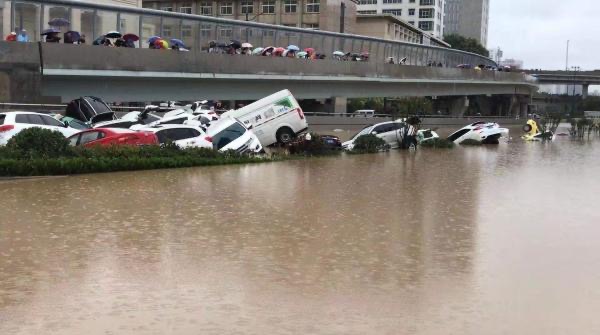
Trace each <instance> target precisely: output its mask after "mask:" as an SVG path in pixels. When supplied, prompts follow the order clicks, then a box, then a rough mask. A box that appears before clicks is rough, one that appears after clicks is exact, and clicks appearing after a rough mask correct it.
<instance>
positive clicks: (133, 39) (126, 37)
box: [123, 34, 140, 42]
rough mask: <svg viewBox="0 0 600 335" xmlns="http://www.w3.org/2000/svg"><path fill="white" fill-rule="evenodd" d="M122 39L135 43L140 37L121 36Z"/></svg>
mask: <svg viewBox="0 0 600 335" xmlns="http://www.w3.org/2000/svg"><path fill="white" fill-rule="evenodd" d="M123 39H124V40H125V41H134V42H135V41H139V40H140V37H139V36H138V35H136V34H125V35H123Z"/></svg>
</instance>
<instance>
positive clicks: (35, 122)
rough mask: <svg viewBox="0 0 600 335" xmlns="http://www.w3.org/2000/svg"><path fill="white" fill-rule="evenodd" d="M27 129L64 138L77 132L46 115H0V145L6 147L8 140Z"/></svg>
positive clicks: (30, 113)
mask: <svg viewBox="0 0 600 335" xmlns="http://www.w3.org/2000/svg"><path fill="white" fill-rule="evenodd" d="M27 128H43V129H48V130H53V131H58V132H59V133H61V134H63V136H64V137H69V136H71V135H73V134H75V133H77V132H78V131H79V130H77V129H75V128H71V127H69V126H67V125H66V124H65V123H63V122H60V121H58V120H57V119H55V118H53V117H52V116H50V115H47V114H42V113H34V112H6V113H0V145H6V143H7V142H8V140H10V139H11V138H12V137H13V136H15V135H17V134H18V133H19V132H21V130H23V129H27Z"/></svg>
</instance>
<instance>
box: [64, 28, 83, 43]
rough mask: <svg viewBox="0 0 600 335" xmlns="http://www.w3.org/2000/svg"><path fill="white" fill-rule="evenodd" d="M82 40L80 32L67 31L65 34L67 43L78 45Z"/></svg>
mask: <svg viewBox="0 0 600 335" xmlns="http://www.w3.org/2000/svg"><path fill="white" fill-rule="evenodd" d="M80 38H81V34H79V32H78V31H72V30H71V31H67V32H66V33H65V43H77V42H79V39H80Z"/></svg>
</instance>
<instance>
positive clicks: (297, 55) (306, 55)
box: [296, 51, 308, 58]
mask: <svg viewBox="0 0 600 335" xmlns="http://www.w3.org/2000/svg"><path fill="white" fill-rule="evenodd" d="M296 57H298V58H306V57H308V52H306V51H300V52H299V53H297V54H296Z"/></svg>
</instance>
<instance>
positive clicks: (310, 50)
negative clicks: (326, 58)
mask: <svg viewBox="0 0 600 335" xmlns="http://www.w3.org/2000/svg"><path fill="white" fill-rule="evenodd" d="M304 52H306V53H307V54H309V55H312V54H314V53H315V49H313V48H306V49H304Z"/></svg>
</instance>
